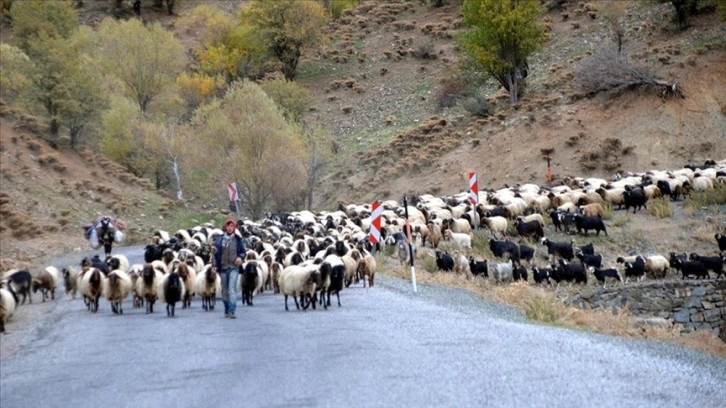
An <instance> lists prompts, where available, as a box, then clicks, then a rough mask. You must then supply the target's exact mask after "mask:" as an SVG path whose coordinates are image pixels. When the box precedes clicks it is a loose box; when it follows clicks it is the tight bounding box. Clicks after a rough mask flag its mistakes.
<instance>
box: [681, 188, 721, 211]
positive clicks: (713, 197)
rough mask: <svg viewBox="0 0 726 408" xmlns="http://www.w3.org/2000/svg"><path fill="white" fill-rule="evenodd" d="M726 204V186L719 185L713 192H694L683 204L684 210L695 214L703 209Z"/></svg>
mask: <svg viewBox="0 0 726 408" xmlns="http://www.w3.org/2000/svg"><path fill="white" fill-rule="evenodd" d="M723 204H726V186H723V185H718V186H717V187H716V188H714V189H712V190H704V191H694V192H692V193H691V194H689V195H688V198H686V200H685V201H684V202H683V209H685V210H686V212H688V213H689V214H693V213H695V212H696V211H698V210H700V209H701V208H704V207H708V206H711V205H723Z"/></svg>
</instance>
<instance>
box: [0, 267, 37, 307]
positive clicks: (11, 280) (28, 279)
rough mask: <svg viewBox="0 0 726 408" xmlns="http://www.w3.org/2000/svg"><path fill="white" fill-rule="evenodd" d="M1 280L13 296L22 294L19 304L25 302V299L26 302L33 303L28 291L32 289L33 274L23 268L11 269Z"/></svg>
mask: <svg viewBox="0 0 726 408" xmlns="http://www.w3.org/2000/svg"><path fill="white" fill-rule="evenodd" d="M3 281H4V282H6V286H7V287H9V288H10V289H11V290H12V291H13V293H15V296H16V297H17V296H18V295H23V300H22V302H20V304H21V305H24V304H25V300H26V299H27V300H28V303H30V304H32V303H33V297H32V296H31V294H30V292H31V290H32V282H33V276H32V275H31V274H30V272H28V271H27V270H25V269H22V270H20V269H11V270H9V271H7V272H5V274H4V275H3Z"/></svg>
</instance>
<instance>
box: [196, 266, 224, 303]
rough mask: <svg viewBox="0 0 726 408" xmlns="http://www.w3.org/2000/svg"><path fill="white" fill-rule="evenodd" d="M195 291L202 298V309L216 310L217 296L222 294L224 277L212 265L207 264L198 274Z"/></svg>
mask: <svg viewBox="0 0 726 408" xmlns="http://www.w3.org/2000/svg"><path fill="white" fill-rule="evenodd" d="M194 292H195V293H198V294H199V296H201V298H202V309H204V310H207V311H210V310H214V305H215V303H216V302H217V297H219V296H221V294H222V279H221V278H220V276H219V274H218V273H217V271H216V270H214V269H213V268H212V265H206V266H205V267H204V269H202V271H201V272H200V273H199V274H198V275H197V280H196V282H195V283H194Z"/></svg>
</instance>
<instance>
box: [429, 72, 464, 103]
mask: <svg viewBox="0 0 726 408" xmlns="http://www.w3.org/2000/svg"><path fill="white" fill-rule="evenodd" d="M464 89H465V87H464V83H463V82H462V81H460V80H458V79H444V80H443V81H441V86H439V89H438V90H437V91H436V104H437V106H438V108H439V110H441V109H444V108H450V107H452V106H454V105H456V102H457V101H458V100H459V97H460V96H461V93H462V92H463V91H464Z"/></svg>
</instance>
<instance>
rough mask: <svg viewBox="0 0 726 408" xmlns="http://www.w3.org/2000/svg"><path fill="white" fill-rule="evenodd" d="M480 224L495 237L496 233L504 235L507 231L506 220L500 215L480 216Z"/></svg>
mask: <svg viewBox="0 0 726 408" xmlns="http://www.w3.org/2000/svg"><path fill="white" fill-rule="evenodd" d="M481 226H482V227H484V226H485V227H487V228H488V229H489V231H491V232H492V236H493V237H495V238H496V237H497V233H499V234H501V235H502V237H504V236H505V235H506V233H507V226H508V222H507V219H506V218H504V217H500V216H494V217H481Z"/></svg>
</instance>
